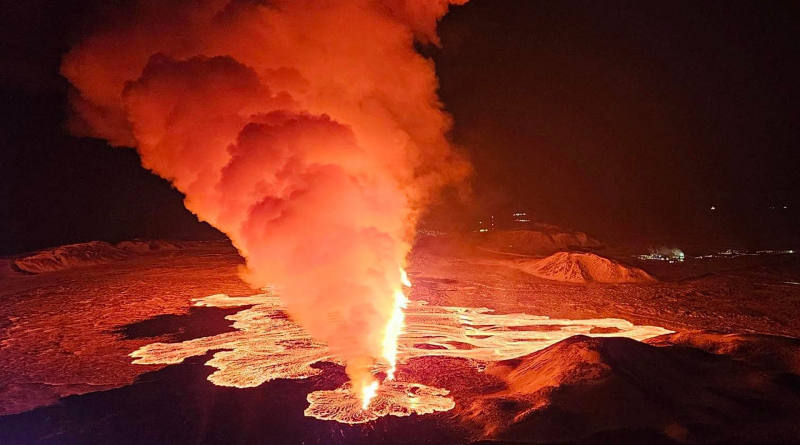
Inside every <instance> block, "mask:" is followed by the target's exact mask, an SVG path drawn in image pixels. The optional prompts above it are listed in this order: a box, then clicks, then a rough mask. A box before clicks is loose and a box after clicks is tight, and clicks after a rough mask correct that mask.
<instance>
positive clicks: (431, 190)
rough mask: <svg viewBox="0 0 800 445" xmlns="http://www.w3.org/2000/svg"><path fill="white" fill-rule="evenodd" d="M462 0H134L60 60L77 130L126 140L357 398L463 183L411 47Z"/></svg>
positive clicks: (423, 63) (391, 354) (427, 65)
mask: <svg viewBox="0 0 800 445" xmlns="http://www.w3.org/2000/svg"><path fill="white" fill-rule="evenodd" d="M464 1H466V0H380V1H379V0H347V1H339V0H335V1H334V0H330V1H326V0H274V1H269V2H258V1H231V0H205V1H178V2H169V1H163V0H143V1H140V2H137V3H134V4H131V5H130V6H129V7H128V9H126V10H124V11H116V12H114V13H113V14H111V15H110V16H109V17H108V18H107V20H105V21H104V25H103V26H101V27H99V28H98V29H97V30H96V32H95V33H94V34H92V35H91V36H89V37H88V38H86V39H84V40H83V41H81V42H79V43H78V44H77V45H76V46H75V47H74V48H73V49H72V50H71V51H70V52H69V53H68V54H67V55H66V56H65V58H64V61H63V65H62V73H63V74H64V75H65V76H66V77H67V78H68V79H69V80H70V82H71V83H72V85H73V86H74V87H75V90H74V94H73V97H72V104H73V108H74V110H75V112H74V113H73V117H72V119H71V121H70V128H71V129H72V131H73V132H74V133H76V134H78V135H85V136H92V137H100V138H104V139H107V140H108V141H109V142H110V143H111V144H112V145H116V146H131V147H136V149H137V151H138V152H139V154H140V156H141V159H142V164H143V166H144V167H146V168H148V169H150V170H152V171H153V172H154V173H156V174H158V175H159V176H161V177H163V178H166V179H168V180H170V181H171V182H172V184H173V186H174V187H176V188H177V189H178V190H180V191H181V192H183V193H184V194H185V195H186V200H185V204H186V207H187V208H188V209H189V210H191V211H192V212H194V213H195V214H196V215H197V216H198V218H199V219H201V220H203V221H207V222H209V223H210V224H211V225H213V226H214V227H216V228H218V229H220V230H221V231H223V232H225V233H226V234H227V235H228V236H229V237H230V239H231V241H232V242H233V243H234V245H235V246H236V247H237V248H238V249H239V251H240V252H241V254H242V256H244V258H245V259H246V260H247V267H246V269H245V270H243V271H242V276H243V277H244V278H245V279H246V280H247V281H248V282H249V283H250V284H251V285H252V286H254V287H263V286H266V285H268V284H269V285H271V286H274V287H275V288H277V289H279V290H280V294H281V296H282V298H283V299H284V300H285V303H286V305H287V309H288V311H289V313H290V314H291V316H292V318H294V319H295V320H296V321H297V322H299V323H300V324H301V325H302V326H303V327H304V328H305V329H306V330H307V331H308V332H309V333H310V334H311V335H312V336H313V337H315V338H318V339H320V340H322V341H324V342H325V343H326V344H327V345H329V346H330V348H331V350H332V351H333V352H334V353H335V354H337V355H338V356H340V357H342V358H343V359H344V360H345V362H346V363H347V371H348V373H349V375H350V377H351V379H352V382H353V385H354V389H356V388H357V389H359V390H361V391H362V393H363V391H364V390H368V389H371V388H372V387H373V385H374V382H375V379H374V377H373V376H372V374H371V373H370V372H369V368H370V366H372V363H373V360H374V359H375V358H378V359H381V358H383V360H384V361H388V363H386V364H387V365H388V366H389V367H390V368H389V369H390V372H389V376H390V377H391V376H392V375H393V372H394V364H395V360H396V358H395V356H396V347H397V346H396V345H397V338H396V337H397V335H399V331H400V329H401V328H402V324H403V314H402V306H403V305H404V304H405V303H404V302H405V296H404V295H403V294H402V291H401V289H402V285H403V281H404V276H403V275H402V267H403V266H404V265H405V264H404V263H405V258H406V254H407V253H408V251H409V249H410V242H411V240H412V236H413V231H414V227H415V224H416V221H417V219H418V217H419V215H420V212H421V211H423V210H424V208H425V207H426V205H427V204H428V203H429V202H430V201H431V200H432V199H434V198H435V197H436V195H437V193H438V192H439V190H440V189H441V188H442V187H444V186H446V185H448V184H453V183H456V182H458V181H460V180H462V179H463V178H464V177H465V176H466V175H467V174H468V170H469V168H468V165H467V164H466V162H465V161H463V160H462V159H461V158H460V157H458V156H457V155H454V153H453V151H452V147H451V146H450V144H449V143H448V141H447V140H446V138H445V134H446V132H447V131H448V129H449V127H450V118H449V116H448V115H447V114H446V113H444V112H443V111H442V109H441V103H440V102H439V99H438V98H437V95H436V89H437V79H436V76H435V73H434V68H433V64H432V63H431V61H430V60H428V59H426V58H424V57H422V56H421V55H419V54H418V53H417V52H416V51H415V49H414V41H415V40H417V41H420V42H423V43H429V42H432V43H437V42H438V39H437V36H436V34H435V27H436V22H437V21H438V20H439V19H440V18H441V17H442V16H443V15H444V14H445V13H446V12H447V8H448V6H449V5H450V4H451V3H463V2H464ZM365 385H366V387H364V386H365ZM367 403H368V401H367Z"/></svg>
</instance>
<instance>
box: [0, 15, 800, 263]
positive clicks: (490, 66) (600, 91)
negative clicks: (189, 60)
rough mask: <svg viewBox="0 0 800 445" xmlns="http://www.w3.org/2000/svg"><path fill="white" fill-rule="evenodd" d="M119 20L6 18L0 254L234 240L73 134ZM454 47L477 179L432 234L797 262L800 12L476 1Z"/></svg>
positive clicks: (445, 29) (0, 86)
mask: <svg viewBox="0 0 800 445" xmlns="http://www.w3.org/2000/svg"><path fill="white" fill-rule="evenodd" d="M111 3H113V2H92V1H88V0H81V1H74V2H58V1H51V2H48V1H43V0H34V1H26V2H3V11H4V13H3V14H0V97H2V101H0V115H2V120H1V121H0V185H2V187H0V254H13V253H19V252H23V251H28V250H32V249H37V248H43V247H48V246H54V245H59V244H64V243H68V242H79V241H88V240H92V239H101V240H107V241H119V240H122V239H129V238H134V237H151V238H152V237H182V238H208V237H214V236H221V235H219V234H218V233H216V232H215V231H214V230H213V229H211V228H210V227H208V226H207V225H204V224H200V223H198V222H197V221H196V219H195V218H194V216H192V215H191V214H190V213H189V212H188V211H186V210H185V209H184V208H183V205H182V203H181V200H182V197H181V195H180V194H179V193H178V192H176V191H175V190H172V189H171V188H170V186H169V184H168V183H167V182H166V181H164V180H162V179H160V178H158V177H156V176H154V175H151V174H150V173H148V172H147V171H145V170H144V169H142V168H141V167H140V166H139V160H138V156H137V155H136V153H135V152H134V151H133V150H130V149H121V148H109V147H108V146H106V144H105V143H104V142H102V141H99V140H91V139H78V138H74V137H71V136H69V135H68V134H67V133H66V132H65V131H64V130H63V128H62V127H63V123H64V121H65V118H66V113H67V94H68V91H69V88H68V83H67V81H66V80H65V79H63V78H62V77H60V76H59V74H58V68H59V64H60V57H61V54H63V52H64V51H66V50H67V49H68V48H69V46H70V43H71V42H72V41H73V40H74V39H75V38H76V37H79V36H80V35H81V33H85V32H86V31H85V30H86V26H87V24H88V23H91V21H92V19H93V17H95V16H96V14H97V11H98V8H97V5H100V4H104V5H106V6H107V7H108V5H109V4H111ZM118 3H125V2H118ZM112 6H113V5H112ZM440 34H441V36H442V43H443V46H442V48H441V49H436V48H420V50H421V51H423V52H424V53H425V54H426V55H429V56H431V57H432V58H433V59H434V61H435V62H436V64H437V71H438V74H439V77H440V79H441V91H440V94H441V98H442V100H443V101H444V103H445V106H446V108H447V110H448V111H450V112H451V113H452V114H453V116H454V118H455V122H456V125H455V128H454V130H453V134H452V137H453V140H454V141H455V142H456V143H458V144H459V145H460V146H461V147H462V148H463V150H465V152H466V153H467V154H468V156H469V157H470V158H471V159H472V162H473V164H474V168H475V175H474V178H473V181H472V189H473V195H472V196H471V197H469V198H468V199H467V201H465V202H458V201H457V200H455V199H450V198H452V197H449V198H448V200H447V202H445V203H444V204H442V205H441V206H439V208H437V209H436V210H435V211H434V212H433V214H432V215H431V217H430V218H429V220H428V221H427V223H426V225H428V226H432V227H446V228H452V227H460V228H462V229H469V225H470V223H471V222H472V221H473V219H476V218H479V217H481V215H488V214H492V213H494V214H502V213H504V212H505V213H510V212H512V211H520V210H522V211H527V212H530V213H531V214H533V215H534V217H535V218H536V219H539V220H545V221H551V222H553V223H557V224H560V225H564V226H566V227H570V228H574V229H579V230H584V231H586V232H588V233H590V234H592V235H594V236H596V237H598V238H600V239H602V240H606V241H610V242H618V243H658V244H678V245H680V244H684V243H685V244H696V243H701V242H714V243H720V244H725V243H729V244H730V245H731V246H737V247H748V246H753V247H762V246H763V247H796V245H792V243H796V242H797V241H798V233H797V232H798V228H800V212H798V209H799V208H800V172H799V171H798V170H799V169H800V154H798V148H800V86H799V85H798V79H800V43H798V42H800V5H798V3H797V2H783V3H782V2H755V1H753V2H701V1H681V2H678V1H670V2H662V3H656V2H640V1H636V2H616V1H615V2H574V1H563V0H558V1H535V2H534V1H530V0H518V1H515V0H472V1H471V2H470V3H468V4H467V5H466V6H464V7H459V8H454V9H453V10H452V11H451V13H450V14H449V15H448V16H447V17H446V18H445V19H444V20H443V21H442V23H441V24H440ZM711 206H715V207H716V210H714V211H712V210H711ZM784 206H786V207H787V208H786V209H784V208H783V207H784ZM773 207H774V208H773ZM456 222H457V223H458V224H456Z"/></svg>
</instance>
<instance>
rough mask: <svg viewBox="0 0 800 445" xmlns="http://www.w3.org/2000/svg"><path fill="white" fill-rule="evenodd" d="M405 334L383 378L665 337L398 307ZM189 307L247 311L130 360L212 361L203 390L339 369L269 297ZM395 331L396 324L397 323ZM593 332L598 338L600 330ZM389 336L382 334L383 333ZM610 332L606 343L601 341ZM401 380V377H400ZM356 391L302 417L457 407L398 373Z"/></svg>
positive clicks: (324, 395) (598, 324) (320, 396)
mask: <svg viewBox="0 0 800 445" xmlns="http://www.w3.org/2000/svg"><path fill="white" fill-rule="evenodd" d="M399 303H400V304H404V305H405V306H406V311H405V318H406V322H405V329H404V331H403V332H402V335H401V336H398V337H393V338H394V340H395V341H396V343H395V345H396V349H395V351H396V352H397V355H395V356H394V357H395V359H396V362H395V363H391V361H390V360H389V359H388V358H387V359H386V361H387V362H389V363H384V364H376V365H375V366H373V369H371V371H377V370H378V369H381V367H382V366H385V365H386V364H388V365H390V369H392V368H395V366H396V365H397V364H399V363H410V362H411V361H412V360H416V359H420V358H423V357H443V358H459V359H465V360H467V361H468V362H469V363H471V364H472V365H473V366H474V367H475V369H476V371H478V370H480V369H482V367H485V365H487V364H489V363H492V362H498V361H502V360H508V359H513V358H518V357H523V356H525V355H528V354H531V353H533V352H536V351H539V350H541V349H544V348H546V347H548V346H550V345H553V344H555V343H557V342H559V341H561V340H564V339H566V338H568V337H571V336H573V335H578V334H581V335H588V336H595V337H610V336H615V337H628V338H632V339H635V340H645V339H648V338H651V337H656V336H659V335H664V334H668V333H670V332H672V331H669V330H667V329H663V328H660V327H657V326H637V325H633V324H631V323H630V322H628V321H625V320H621V319H616V318H602V319H588V320H567V319H551V318H548V317H544V316H536V315H528V314H494V313H493V312H492V311H491V310H489V309H486V308H471V307H446V306H431V305H428V304H426V303H425V302H423V301H413V300H402V301H400V302H399ZM195 305H196V306H205V307H227V308H230V307H237V306H252V307H249V308H246V309H243V310H242V311H240V312H238V313H236V314H234V315H230V316H228V317H227V318H228V319H229V320H232V321H233V327H234V328H235V329H236V331H234V332H228V333H224V334H219V335H215V336H211V337H203V338H198V339H194V340H188V341H184V342H180V343H153V344H150V345H147V346H144V347H142V348H140V349H139V350H137V351H134V352H133V353H132V354H131V356H132V357H134V358H135V360H134V363H137V364H174V363H180V362H182V361H183V360H184V359H186V358H188V357H194V356H200V355H204V354H207V353H208V352H209V351H214V350H216V351H219V352H216V353H215V354H214V357H213V359H211V360H210V361H208V362H207V363H206V364H207V365H209V366H212V367H214V368H216V369H217V370H216V371H215V372H214V373H212V374H211V375H210V376H209V377H208V380H209V381H211V382H212V383H213V384H215V385H220V386H232V387H237V388H249V387H255V386H259V385H261V384H263V383H266V382H269V381H271V380H275V379H305V378H309V377H313V376H318V375H320V374H321V372H322V371H321V370H320V369H319V368H317V367H314V366H313V365H314V364H316V363H320V362H329V363H334V364H340V365H341V364H344V363H343V362H342V359H341V357H340V356H338V355H336V354H334V353H333V351H332V349H331V348H330V347H329V346H328V345H326V344H324V343H321V342H318V341H316V340H314V339H313V338H312V337H311V336H309V334H308V333H307V332H306V331H305V330H304V329H302V328H301V327H299V326H297V324H296V323H294V322H293V321H292V320H291V319H290V318H288V317H287V316H286V312H285V306H284V305H283V303H282V301H281V300H280V299H279V298H278V297H277V296H276V295H275V294H274V293H273V292H272V291H268V292H267V293H264V294H258V295H253V296H250V297H229V296H227V295H221V294H220V295H212V296H209V297H205V298H201V299H198V300H196V301H195ZM401 325H402V323H401ZM598 328H599V329H598ZM387 332H389V331H388V330H387ZM598 332H611V333H598ZM403 370H405V367H404V368H403ZM370 377H371V378H370V380H369V381H366V382H362V385H363V386H361V387H360V389H357V388H356V385H354V384H353V382H348V383H345V384H344V385H342V386H341V387H339V388H336V389H333V390H323V391H314V392H312V393H310V394H308V396H307V400H308V403H309V406H308V408H306V410H305V415H306V416H309V417H315V418H317V419H322V420H332V421H337V422H341V423H350V424H352V423H364V422H369V421H372V420H375V419H378V418H380V417H383V416H389V415H391V416H408V415H411V414H418V415H422V414H431V413H436V412H442V411H448V410H451V409H453V408H454V407H455V402H454V400H453V399H452V398H451V397H450V388H436V387H432V386H427V385H424V384H421V383H417V382H413V381H407V380H413V379H417V378H418V377H419V376H417V375H415V374H413V372H411V373H409V372H404V373H403V374H400V375H399V377H400V378H394V375H392V377H393V378H392V379H390V378H389V373H388V372H387V378H386V380H384V381H383V382H379V381H378V380H377V379H375V378H374V377H372V374H370Z"/></svg>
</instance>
